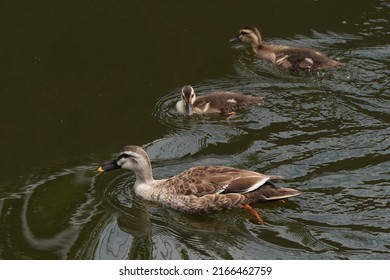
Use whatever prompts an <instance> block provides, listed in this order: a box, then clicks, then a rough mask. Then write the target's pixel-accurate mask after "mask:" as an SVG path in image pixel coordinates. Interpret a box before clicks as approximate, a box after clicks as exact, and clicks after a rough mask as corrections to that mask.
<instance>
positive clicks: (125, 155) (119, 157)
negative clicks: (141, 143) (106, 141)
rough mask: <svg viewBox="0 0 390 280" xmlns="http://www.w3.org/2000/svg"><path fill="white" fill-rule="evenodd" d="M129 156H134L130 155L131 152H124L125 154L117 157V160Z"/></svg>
mask: <svg viewBox="0 0 390 280" xmlns="http://www.w3.org/2000/svg"><path fill="white" fill-rule="evenodd" d="M129 157H132V156H131V155H129V154H126V153H123V154H120V155H119V156H118V157H117V158H116V160H120V159H122V158H129Z"/></svg>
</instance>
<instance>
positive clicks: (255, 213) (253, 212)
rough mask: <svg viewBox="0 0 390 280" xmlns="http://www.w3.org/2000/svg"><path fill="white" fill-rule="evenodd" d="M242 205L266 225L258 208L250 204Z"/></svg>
mask: <svg viewBox="0 0 390 280" xmlns="http://www.w3.org/2000/svg"><path fill="white" fill-rule="evenodd" d="M242 207H243V208H245V209H246V210H248V211H249V212H250V213H251V214H252V215H253V216H255V217H256V219H257V220H258V221H259V223H260V224H261V225H264V220H263V218H262V217H261V216H260V214H259V213H258V212H257V211H256V210H254V209H253V208H252V206H250V205H249V204H244V205H242Z"/></svg>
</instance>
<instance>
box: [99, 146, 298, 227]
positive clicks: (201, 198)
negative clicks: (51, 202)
mask: <svg viewBox="0 0 390 280" xmlns="http://www.w3.org/2000/svg"><path fill="white" fill-rule="evenodd" d="M119 168H123V169H128V170H132V171H133V172H135V176H136V180H135V184H134V191H135V193H136V194H137V195H138V196H140V197H142V198H144V199H145V200H149V201H152V202H156V203H159V204H161V205H166V206H169V207H172V208H174V209H177V210H180V211H183V212H186V213H189V214H208V213H212V212H216V211H220V210H226V209H232V208H245V209H247V210H248V211H250V212H251V213H252V214H253V215H254V216H255V217H256V219H257V220H258V221H259V222H260V223H261V224H264V220H263V219H262V218H261V216H260V215H259V213H258V212H256V211H255V210H253V208H252V207H251V206H250V205H249V204H252V203H258V202H269V201H280V200H283V199H285V198H289V197H293V196H297V195H299V194H300V192H299V191H297V190H294V189H291V188H284V187H283V188H282V187H276V186H275V185H274V184H273V183H272V182H273V181H275V180H280V179H281V177H280V176H267V175H263V174H261V173H257V172H254V171H250V170H243V169H236V168H232V167H227V166H195V167H192V168H190V169H187V170H185V171H183V172H182V173H180V174H178V175H176V176H173V177H171V178H168V179H160V180H155V179H153V171H152V165H151V163H150V160H149V157H148V155H147V153H146V152H145V150H144V149H142V148H141V147H139V146H134V145H129V146H125V147H124V148H123V149H122V150H121V152H120V153H119V154H118V156H117V157H116V158H115V159H114V160H113V161H112V162H111V163H109V164H107V165H104V166H101V167H99V169H98V171H99V172H101V173H103V172H108V171H111V170H115V169H119Z"/></svg>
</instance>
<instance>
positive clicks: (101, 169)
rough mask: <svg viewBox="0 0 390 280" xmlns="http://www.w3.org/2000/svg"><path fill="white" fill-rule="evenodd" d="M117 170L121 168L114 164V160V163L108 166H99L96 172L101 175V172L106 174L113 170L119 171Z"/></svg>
mask: <svg viewBox="0 0 390 280" xmlns="http://www.w3.org/2000/svg"><path fill="white" fill-rule="evenodd" d="M119 168H121V167H120V166H119V165H118V164H117V163H116V161H115V160H114V161H112V162H111V163H109V164H106V165H103V166H100V167H99V168H98V171H99V172H100V173H103V172H107V171H111V170H115V169H119Z"/></svg>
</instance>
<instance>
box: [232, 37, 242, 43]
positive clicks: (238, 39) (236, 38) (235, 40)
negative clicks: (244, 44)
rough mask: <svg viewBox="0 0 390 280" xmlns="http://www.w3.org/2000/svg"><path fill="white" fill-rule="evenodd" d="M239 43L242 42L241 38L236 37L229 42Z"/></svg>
mask: <svg viewBox="0 0 390 280" xmlns="http://www.w3.org/2000/svg"><path fill="white" fill-rule="evenodd" d="M237 41H241V40H240V37H239V36H235V37H233V38H231V39H230V40H229V42H237Z"/></svg>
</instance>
